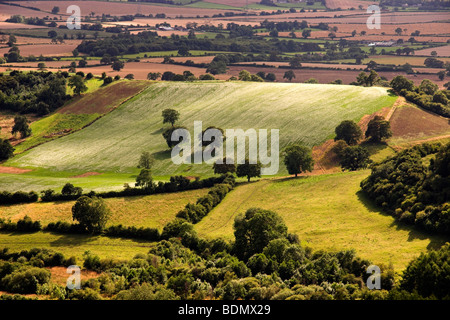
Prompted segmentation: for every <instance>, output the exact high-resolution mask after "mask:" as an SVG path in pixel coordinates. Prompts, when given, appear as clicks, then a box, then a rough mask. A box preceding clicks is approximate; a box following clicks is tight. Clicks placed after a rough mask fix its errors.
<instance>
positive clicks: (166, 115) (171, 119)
mask: <svg viewBox="0 0 450 320" xmlns="http://www.w3.org/2000/svg"><path fill="white" fill-rule="evenodd" d="M162 117H163V124H164V123H170V124H171V125H172V127H173V126H174V124H175V122H176V121H177V120H178V119H179V118H180V113H179V112H178V111H177V110H174V109H164V110H163V111H162Z"/></svg>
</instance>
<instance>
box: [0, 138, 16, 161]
mask: <svg viewBox="0 0 450 320" xmlns="http://www.w3.org/2000/svg"><path fill="white" fill-rule="evenodd" d="M13 154H14V147H13V146H12V145H11V143H10V142H9V140H8V139H1V138H0V161H3V160H8V159H9V158H11V157H12V156H13Z"/></svg>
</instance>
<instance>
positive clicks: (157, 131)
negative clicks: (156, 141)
mask: <svg viewBox="0 0 450 320" xmlns="http://www.w3.org/2000/svg"><path fill="white" fill-rule="evenodd" d="M163 131H164V128H159V129H158V130H155V131H153V132H152V133H151V134H152V135H159V134H162V133H163Z"/></svg>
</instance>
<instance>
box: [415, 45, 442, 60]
mask: <svg viewBox="0 0 450 320" xmlns="http://www.w3.org/2000/svg"><path fill="white" fill-rule="evenodd" d="M433 51H436V53H437V56H438V57H450V45H447V46H442V47H436V48H428V49H422V50H417V51H416V52H415V54H416V55H424V56H431V52H433Z"/></svg>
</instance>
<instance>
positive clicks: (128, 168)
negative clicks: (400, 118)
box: [7, 82, 395, 176]
mask: <svg viewBox="0 0 450 320" xmlns="http://www.w3.org/2000/svg"><path fill="white" fill-rule="evenodd" d="M394 101H395V97H392V96H389V95H388V93H387V90H386V89H384V88H378V87H372V88H363V87H356V86H341V85H323V84H289V83H280V84H278V83H254V82H214V83H199V82H196V83H184V82H180V83H178V82H159V83H155V84H153V85H150V86H149V87H148V88H147V89H146V90H145V91H144V92H143V93H142V94H140V95H138V96H137V97H135V98H133V99H131V100H130V101H128V102H127V103H125V104H123V105H121V106H120V107H119V108H117V109H116V110H115V111H113V112H111V113H110V114H108V115H107V116H105V117H103V118H101V119H100V120H98V121H96V122H95V123H94V124H93V125H91V126H89V127H87V128H85V129H83V130H81V131H79V132H76V133H74V134H71V135H69V136H66V137H63V138H61V139H57V140H55V141H52V142H49V143H46V144H44V145H41V146H39V147H37V148H34V149H32V150H30V151H29V152H27V153H25V154H23V155H20V156H18V157H16V158H14V159H12V160H10V161H9V162H8V163H7V165H12V166H19V167H30V168H44V169H50V170H56V171H74V170H77V171H80V170H81V171H82V170H85V171H99V172H108V171H109V172H135V170H136V164H137V160H138V158H139V156H140V154H141V152H142V151H149V152H151V153H153V154H154V156H155V158H156V159H157V162H156V164H155V167H154V170H153V174H154V175H157V176H158V175H172V174H184V175H189V174H210V173H212V170H211V166H209V165H194V164H192V165H181V166H178V165H174V164H173V163H172V161H171V159H170V151H169V150H168V148H167V145H166V142H165V140H164V139H163V137H162V135H161V133H162V130H163V128H164V127H167V126H168V125H167V124H166V125H163V124H162V117H161V112H162V110H163V109H165V108H174V109H176V110H178V111H179V112H180V114H181V117H180V120H179V121H178V123H177V124H178V125H183V126H186V127H187V128H188V129H189V130H190V131H191V132H193V125H194V121H203V128H204V129H205V128H206V127H207V126H218V127H221V128H223V129H237V128H241V129H244V130H246V129H248V128H254V129H256V130H258V129H269V130H270V129H279V130H280V147H283V146H285V145H286V144H288V143H292V142H301V143H304V144H305V145H307V146H310V147H312V146H313V145H316V144H320V143H321V142H323V141H324V140H326V139H327V138H330V137H332V136H333V134H334V128H335V127H336V126H337V125H338V124H339V123H340V122H341V121H342V120H345V119H352V120H355V121H357V120H359V119H360V118H361V117H362V116H363V115H365V114H371V113H373V112H375V111H377V110H379V109H381V108H383V107H386V106H389V105H391V104H392V103H393V102H394Z"/></svg>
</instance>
